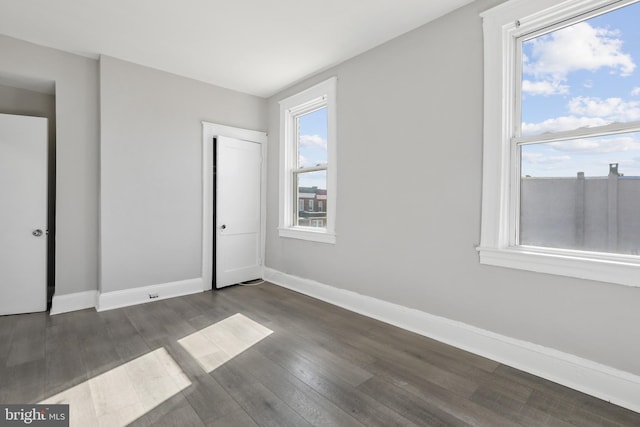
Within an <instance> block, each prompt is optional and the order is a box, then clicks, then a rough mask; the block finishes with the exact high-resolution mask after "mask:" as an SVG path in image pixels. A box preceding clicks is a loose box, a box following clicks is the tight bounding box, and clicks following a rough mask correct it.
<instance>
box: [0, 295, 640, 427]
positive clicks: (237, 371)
mask: <svg viewBox="0 0 640 427" xmlns="http://www.w3.org/2000/svg"><path fill="white" fill-rule="evenodd" d="M238 314H239V315H241V316H242V317H237V316H238ZM234 316H236V317H234ZM233 319H242V322H240V323H238V322H236V321H235V320H233ZM258 324H259V325H258ZM243 325H244V326H243ZM213 326H215V328H212V327H213ZM208 328H211V329H208ZM264 328H266V329H268V330H270V331H272V333H270V334H266V335H264V334H263V335H261V336H260V337H257V335H256V334H257V332H258V331H263V332H264V331H265V329H264ZM198 334H200V335H202V336H203V337H206V338H207V340H208V341H202V342H199V344H198V346H196V347H197V348H195V350H197V351H200V352H204V353H207V352H211V351H212V350H214V349H215V348H214V349H209V348H208V347H207V346H214V347H219V348H225V349H226V350H225V351H229V352H230V356H229V357H228V358H227V359H225V360H224V361H223V364H222V365H220V366H217V367H215V368H213V367H211V369H213V371H212V372H209V371H210V369H205V368H203V365H202V363H200V361H199V360H198V359H197V354H192V353H191V352H190V351H189V350H188V349H187V348H186V347H185V346H184V345H183V344H181V340H183V339H184V338H185V337H189V336H192V335H193V336H196V335H198ZM202 346H204V347H202ZM192 350H193V349H192ZM207 354H208V353H207ZM149 358H156V359H149ZM64 396H67V397H69V398H70V399H72V400H73V401H74V402H77V403H76V404H74V409H73V410H72V414H74V416H75V417H78V419H80V421H79V422H81V423H82V422H83V421H82V420H85V421H88V420H93V421H92V422H94V423H96V422H97V420H99V421H100V422H102V424H106V425H109V426H112V425H118V423H121V424H122V422H123V420H126V422H127V423H129V422H130V423H131V425H134V426H157V425H176V426H178V425H179V426H192V425H193V426H202V425H212V426H240V427H241V426H251V427H256V426H286V425H291V426H305V425H315V426H347V427H350V426H354V427H356V426H360V425H366V426H384V427H387V426H415V425H452V426H457V425H459V426H466V425H471V426H490V427H494V426H510V425H520V426H527V427H539V426H545V427H568V426H579V427H592V426H599V427H607V426H612V427H613V426H616V427H620V426H634V427H637V426H640V414H638V413H635V412H633V411H629V410H627V409H624V408H620V407H618V406H615V405H612V404H610V403H607V402H605V401H602V400H600V399H597V398H594V397H592V396H588V395H585V394H583V393H579V392H577V391H574V390H571V389H568V388H567V387H563V386H561V385H558V384H555V383H552V382H549V381H546V380H544V379H541V378H539V377H536V376H534V375H531V374H528V373H525V372H522V371H518V370H517V369H514V368H510V367H508V366H504V365H501V364H499V363H497V362H495V361H492V360H489V359H485V358H482V357H480V356H477V355H474V354H471V353H468V352H464V351H462V350H459V349H456V348H454V347H451V346H449V345H446V344H444V343H440V342H437V341H434V340H432V339H428V338H425V337H422V336H419V335H416V334H414V333H411V332H409V331H405V330H402V329H399V328H396V327H393V326H390V325H387V324H384V323H381V322H378V321H376V320H373V319H370V318H367V317H364V316H361V315H357V314H354V313H351V312H349V311H347V310H344V309H342V308H340V307H336V306H332V305H330V304H327V303H324V302H321V301H318V300H315V299H313V298H311V297H308V296H305V295H301V294H299V293H296V292H292V291H289V290H287V289H284V288H281V287H278V286H275V285H272V284H269V283H264V284H262V285H258V286H252V287H249V286H232V287H228V288H225V289H222V290H218V291H212V292H203V293H198V294H193V295H188V296H184V297H179V298H171V299H166V300H162V301H156V302H151V303H148V304H143V305H139V306H133V307H127V308H123V309H118V310H112V311H107V312H101V313H97V312H96V311H95V310H81V311H77V312H73V313H67V314H61V315H56V316H48V315H47V314H46V313H37V314H28V315H17V316H0V402H2V403H37V402H39V401H42V400H44V399H63V398H64ZM114 423H115V424H114Z"/></svg>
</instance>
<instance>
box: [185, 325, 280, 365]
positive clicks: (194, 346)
mask: <svg viewBox="0 0 640 427" xmlns="http://www.w3.org/2000/svg"><path fill="white" fill-rule="evenodd" d="M271 333H273V331H272V330H270V329H267V328H265V327H264V326H262V325H261V324H259V323H257V322H255V321H253V320H251V319H249V318H248V317H246V316H243V315H242V314H239V313H238V314H234V315H233V316H230V317H228V318H226V319H224V320H221V321H220V322H218V323H216V324H213V325H211V326H208V327H206V328H204V329H201V330H199V331H198V332H194V333H193V334H191V335H188V336H186V337H184V338H182V339H180V340H178V343H180V345H182V347H184V349H185V350H187V352H189V354H191V356H192V357H193V358H194V359H196V360H197V361H198V363H199V364H200V366H201V367H202V368H203V369H204V370H205V371H207V372H211V371H213V370H214V369H216V368H217V367H218V366H221V365H222V364H224V363H225V362H227V361H229V360H231V359H233V358H234V357H235V356H237V355H238V354H240V353H242V352H243V351H245V350H247V349H248V348H249V347H251V346H253V345H254V344H256V343H258V342H260V341H261V340H262V339H264V338H265V337H267V336H269V335H270V334H271Z"/></svg>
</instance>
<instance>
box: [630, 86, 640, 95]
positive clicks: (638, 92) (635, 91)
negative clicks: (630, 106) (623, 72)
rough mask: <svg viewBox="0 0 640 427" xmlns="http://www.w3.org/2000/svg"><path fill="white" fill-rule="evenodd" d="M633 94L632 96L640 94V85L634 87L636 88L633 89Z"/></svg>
mask: <svg viewBox="0 0 640 427" xmlns="http://www.w3.org/2000/svg"><path fill="white" fill-rule="evenodd" d="M631 95H632V96H638V95H640V87H634V88H633V89H632V90H631Z"/></svg>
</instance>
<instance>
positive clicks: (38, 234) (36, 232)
mask: <svg viewBox="0 0 640 427" xmlns="http://www.w3.org/2000/svg"><path fill="white" fill-rule="evenodd" d="M31 234H33V235H34V236H36V237H40V236H42V230H40V229H39V228H38V229H37V230H33V232H32V233H31Z"/></svg>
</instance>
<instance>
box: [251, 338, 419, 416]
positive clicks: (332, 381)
mask: <svg viewBox="0 0 640 427" xmlns="http://www.w3.org/2000/svg"><path fill="white" fill-rule="evenodd" d="M256 350H257V351H260V352H261V353H262V354H264V355H265V356H266V357H267V358H269V359H271V360H272V361H273V362H274V363H276V364H278V365H280V366H281V367H283V368H284V369H286V370H287V371H289V372H290V373H291V374H293V375H294V376H296V377H297V378H298V379H299V380H301V381H303V382H304V383H305V384H307V385H308V386H310V387H311V388H313V389H314V390H316V391H317V392H318V393H319V394H321V395H323V396H324V397H325V398H327V399H329V400H331V401H332V402H333V403H334V404H335V405H336V406H338V407H340V408H341V409H342V410H343V411H345V412H346V413H348V414H350V415H351V416H352V417H354V418H356V419H357V420H358V421H360V422H361V423H362V424H364V425H367V426H381V427H384V426H413V425H416V424H414V423H413V422H411V421H409V420H408V419H407V418H405V417H403V416H402V415H401V414H399V413H397V412H395V411H393V410H392V409H390V408H388V407H387V406H385V405H384V404H381V403H380V402H378V401H376V400H375V399H373V398H371V397H370V396H368V395H367V394H365V393H363V392H361V391H359V390H357V389H355V388H354V387H352V386H351V385H350V384H349V383H348V382H345V381H343V380H342V379H341V378H338V377H333V376H332V377H330V378H329V377H327V376H325V375H324V374H325V372H324V370H323V369H322V366H317V365H315V364H313V363H311V362H310V361H308V360H307V359H305V358H303V357H301V356H299V355H297V354H295V353H294V352H290V351H287V350H284V349H282V348H281V347H279V346H273V344H272V342H271V341H265V342H262V343H260V344H259V345H257V346H256Z"/></svg>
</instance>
